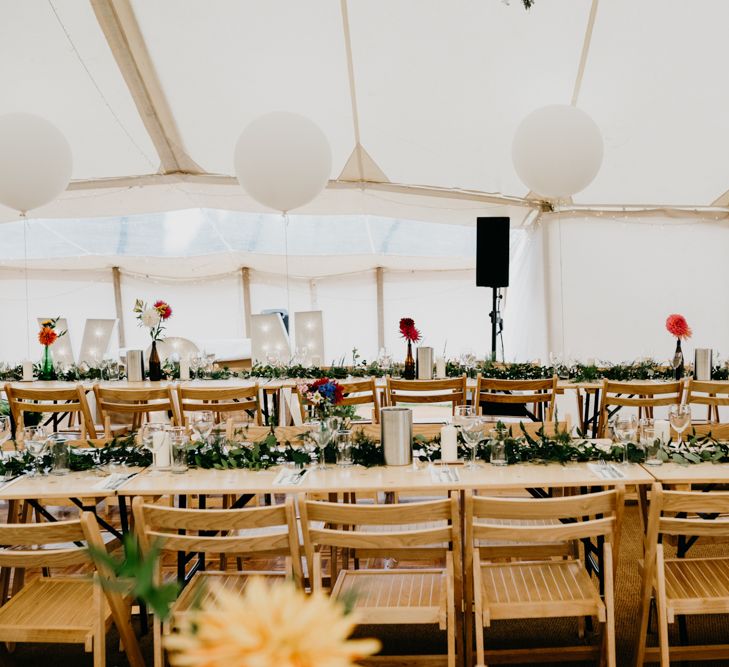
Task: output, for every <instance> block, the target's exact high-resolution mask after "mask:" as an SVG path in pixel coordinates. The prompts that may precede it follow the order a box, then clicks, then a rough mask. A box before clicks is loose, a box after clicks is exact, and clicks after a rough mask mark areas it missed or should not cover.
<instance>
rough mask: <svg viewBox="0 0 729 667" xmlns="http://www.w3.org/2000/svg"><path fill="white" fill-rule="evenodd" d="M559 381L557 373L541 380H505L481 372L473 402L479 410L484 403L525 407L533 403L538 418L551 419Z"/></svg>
mask: <svg viewBox="0 0 729 667" xmlns="http://www.w3.org/2000/svg"><path fill="white" fill-rule="evenodd" d="M557 381H558V378H557V376H556V375H554V376H552V377H551V378H545V379H541V380H503V379H500V378H490V377H484V376H483V375H481V373H479V374H478V376H477V378H476V392H475V393H474V397H473V404H474V405H475V406H476V409H477V410H478V411H479V412H480V411H481V404H482V403H491V404H494V403H498V404H509V405H523V406H524V407H525V409H526V408H527V406H530V405H533V406H534V409H535V410H536V417H537V418H538V419H541V420H542V421H551V420H552V417H553V415H554V405H555V401H556V400H557Z"/></svg>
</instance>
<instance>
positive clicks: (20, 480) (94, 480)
mask: <svg viewBox="0 0 729 667" xmlns="http://www.w3.org/2000/svg"><path fill="white" fill-rule="evenodd" d="M141 470H142V468H129V469H128V471H129V472H140V471H141ZM109 480H110V476H109V475H106V476H101V475H99V474H98V473H97V472H96V471H94V470H85V471H83V472H71V473H69V474H67V475H38V476H34V477H28V476H27V475H22V476H21V477H17V478H16V479H14V480H11V481H10V482H7V483H5V484H3V485H2V486H0V500H23V499H30V498H48V499H53V498H109V497H112V496H115V495H116V489H111V488H104V485H105V484H106V483H108V482H109Z"/></svg>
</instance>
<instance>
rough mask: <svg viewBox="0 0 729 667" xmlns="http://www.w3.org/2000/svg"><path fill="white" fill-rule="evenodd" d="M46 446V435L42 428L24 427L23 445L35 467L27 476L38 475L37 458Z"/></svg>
mask: <svg viewBox="0 0 729 667" xmlns="http://www.w3.org/2000/svg"><path fill="white" fill-rule="evenodd" d="M47 444H48V434H47V433H46V429H45V427H44V426H26V427H25V428H24V429H23V445H24V447H25V449H26V450H27V452H28V453H29V454H30V455H31V456H32V457H33V460H34V463H35V466H34V468H33V470H32V471H31V472H29V473H28V474H29V475H30V476H33V475H37V474H39V473H40V469H39V461H38V460H39V458H40V456H41V454H43V452H44V451H45V448H46V445H47Z"/></svg>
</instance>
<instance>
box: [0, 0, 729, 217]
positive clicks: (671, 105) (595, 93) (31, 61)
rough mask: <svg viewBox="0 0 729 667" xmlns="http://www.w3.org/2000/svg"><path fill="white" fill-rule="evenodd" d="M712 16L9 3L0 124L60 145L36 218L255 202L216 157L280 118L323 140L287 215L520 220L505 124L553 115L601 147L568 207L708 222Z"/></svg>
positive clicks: (424, 5)
mask: <svg viewBox="0 0 729 667" xmlns="http://www.w3.org/2000/svg"><path fill="white" fill-rule="evenodd" d="M727 19H729V5H728V4H727V3H726V2H723V1H722V0H705V1H704V2H701V3H698V4H696V6H692V9H691V11H690V12H688V11H687V10H686V6H685V3H682V2H680V1H672V2H666V1H665V0H645V1H644V2H640V3H635V2H632V1H631V0H611V1H610V2H602V3H598V0H592V2H588V1H587V0H561V1H560V2H549V1H546V0H542V1H538V2H536V3H535V5H534V7H533V8H532V9H531V10H530V11H525V10H524V9H523V7H522V6H521V3H520V2H518V0H514V1H513V2H512V3H511V4H505V3H503V2H499V1H497V0H459V1H458V2H448V3H444V2H440V1H439V0H396V1H393V2H379V1H377V2H372V1H371V0H314V1H313V2H306V3H301V2H296V1H295V0H268V1H263V0H246V1H241V0H212V1H211V2H204V3H203V2H198V1H197V0H153V1H151V2H150V1H147V0H93V1H92V2H83V1H79V0H25V1H24V2H12V1H10V0H8V1H6V2H3V3H0V21H1V22H2V25H3V26H4V27H5V28H6V29H5V30H4V39H3V40H2V43H0V59H2V61H3V62H4V63H12V67H5V68H3V75H2V85H3V95H2V98H1V99H0V113H6V112H12V111H30V112H34V113H37V114H39V115H41V116H44V117H47V118H48V119H49V120H50V121H52V122H53V123H55V124H56V125H57V126H58V127H59V128H60V129H61V130H62V131H63V132H64V134H65V135H66V136H67V137H68V139H69V141H70V143H71V146H72V149H73V155H74V173H73V182H72V184H71V186H70V189H69V191H68V192H67V193H66V194H65V195H64V196H63V197H61V198H60V199H59V200H58V201H56V202H54V203H52V204H49V205H48V206H46V207H43V208H42V209H39V210H38V211H36V212H34V214H35V215H37V216H39V217H46V218H50V217H54V218H57V217H93V216H100V215H128V214H133V213H141V212H151V211H158V212H159V211H167V210H177V209H185V208H196V207H202V208H220V209H225V210H243V211H249V212H250V211H253V212H258V211H261V208H260V206H258V205H257V204H256V203H255V202H253V201H252V200H251V199H250V198H249V197H248V196H247V195H246V194H245V193H244V192H242V190H241V189H240V188H239V186H238V185H237V182H236V181H235V179H234V178H233V177H232V176H233V168H232V167H233V161H232V154H233V145H234V143H235V140H236V138H237V136H238V135H239V133H240V132H241V130H242V129H243V128H244V127H245V125H246V124H247V123H248V122H250V121H251V120H252V119H253V118H255V117H256V116H258V115H260V114H262V113H266V112H268V111H272V110H280V109H283V110H288V111H294V112H299V113H302V114H304V115H307V116H309V117H310V118H312V119H313V120H314V121H315V122H316V123H317V124H319V125H320V126H321V127H322V129H323V130H324V132H325V134H326V136H327V138H328V140H329V142H330V144H331V147H332V154H333V164H332V174H331V181H330V184H329V187H328V189H327V190H326V191H325V192H324V193H323V194H322V195H321V196H320V197H319V198H317V199H316V200H315V201H314V202H312V203H311V204H310V205H308V206H307V207H305V208H304V209H302V211H300V212H302V213H309V214H352V213H360V214H372V215H382V216H386V217H393V218H404V219H418V220H433V221H438V222H457V223H461V224H472V223H473V218H474V217H475V215H476V214H477V213H490V212H493V213H494V214H508V215H511V216H512V219H513V221H514V223H516V224H519V223H521V222H522V221H523V220H524V218H525V216H527V215H528V214H529V213H530V212H532V211H535V212H538V211H539V210H540V203H539V202H537V201H535V200H534V199H531V198H529V193H528V192H526V188H525V187H524V186H523V185H522V184H521V183H520V182H519V180H518V178H517V176H516V173H515V171H514V169H513V166H512V164H511V159H510V157H511V138H512V136H513V134H514V130H515V128H516V126H517V124H518V123H519V121H520V119H521V118H523V117H524V116H525V115H526V114H527V113H529V112H530V111H532V110H533V109H535V108H537V107H540V106H543V105H545V104H552V103H562V104H564V103H569V102H572V103H573V104H577V105H578V106H580V107H581V108H583V109H584V110H585V111H587V112H588V113H590V114H591V115H592V116H593V117H594V118H595V120H596V121H597V123H598V125H599V127H600V128H601V130H602V133H603V135H604V138H605V144H606V150H605V161H604V165H603V168H602V170H601V172H600V174H599V175H598V177H597V178H596V179H595V181H594V182H593V184H592V185H591V186H589V187H588V188H587V189H586V190H585V191H584V192H582V193H580V194H579V195H577V196H576V197H575V198H574V199H575V201H574V205H575V206H582V207H586V208H587V209H588V210H594V209H595V208H600V207H603V206H605V205H616V206H622V205H634V206H638V207H640V208H658V209H664V208H670V207H679V208H684V207H685V208H687V209H691V210H693V209H695V208H701V209H703V207H710V206H712V205H716V206H718V207H719V212H720V213H722V214H726V212H727V211H726V209H725V208H724V205H725V204H726V203H728V202H729V196H728V195H725V194H724V193H725V192H726V191H727V188H729V178H728V177H727V170H726V168H725V166H724V165H725V158H724V156H725V155H726V154H727V149H728V148H729V132H727V129H729V126H728V124H729V120H727V118H726V114H723V113H721V112H720V111H719V110H721V109H724V108H726V107H727V104H728V103H729V91H728V90H726V89H725V88H724V87H722V86H716V85H714V84H715V82H716V81H717V80H721V78H722V77H723V74H724V72H723V63H724V62H725V61H726V56H727V48H729V47H727V46H726V44H725V40H724V39H723V38H722V33H721V30H722V26H723V25H725V24H726V22H727ZM362 150H363V151H365V152H366V156H369V157H366V156H365V158H366V159H364V161H360V160H358V159H353V156H356V155H358V153H356V151H362ZM362 154H363V155H364V153H362ZM370 158H371V160H372V163H370ZM361 165H363V166H361ZM491 209H494V210H493V211H492V210H491ZM711 213H712V215H713V214H714V213H715V211H713V210H712V212H711ZM15 217H17V214H16V213H14V212H13V211H10V210H7V209H0V220H12V219H14V218H15Z"/></svg>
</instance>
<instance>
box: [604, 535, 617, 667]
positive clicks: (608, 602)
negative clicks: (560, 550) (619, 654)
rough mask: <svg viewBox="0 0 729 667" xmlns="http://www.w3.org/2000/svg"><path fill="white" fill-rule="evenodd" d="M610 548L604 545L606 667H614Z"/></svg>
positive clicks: (613, 606)
mask: <svg viewBox="0 0 729 667" xmlns="http://www.w3.org/2000/svg"><path fill="white" fill-rule="evenodd" d="M612 559H613V558H612V548H611V547H609V546H608V545H607V544H606V545H605V613H606V619H605V654H606V657H607V666H608V667H616V663H615V598H614V590H613V586H614V581H613V563H612Z"/></svg>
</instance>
